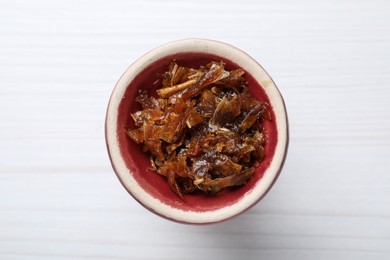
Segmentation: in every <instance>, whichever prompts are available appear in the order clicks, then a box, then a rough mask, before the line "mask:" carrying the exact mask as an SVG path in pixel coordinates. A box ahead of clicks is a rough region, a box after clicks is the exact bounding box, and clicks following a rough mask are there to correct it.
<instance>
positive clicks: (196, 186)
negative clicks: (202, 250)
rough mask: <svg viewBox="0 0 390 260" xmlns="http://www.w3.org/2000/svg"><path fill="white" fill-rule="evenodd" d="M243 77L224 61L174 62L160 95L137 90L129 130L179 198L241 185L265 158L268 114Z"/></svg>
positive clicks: (162, 79) (166, 73)
mask: <svg viewBox="0 0 390 260" xmlns="http://www.w3.org/2000/svg"><path fill="white" fill-rule="evenodd" d="M243 75H244V71H243V70H242V69H237V70H233V71H226V70H225V68H224V63H223V62H211V63H210V64H207V65H206V66H201V67H200V68H198V69H194V68H187V67H181V66H179V65H178V64H177V63H176V62H174V61H173V62H171V64H170V66H169V70H168V71H167V72H165V73H164V74H163V75H162V78H161V80H160V81H158V82H160V83H161V84H162V86H161V88H159V89H158V90H157V95H158V98H155V97H152V96H148V94H147V93H146V91H140V92H139V95H138V97H137V98H136V101H137V102H138V103H140V104H141V105H142V110H141V111H138V112H136V113H133V114H131V117H132V118H133V120H134V123H135V126H136V127H137V128H135V129H132V130H129V131H128V132H127V134H128V136H129V137H130V138H131V139H132V140H134V141H135V142H136V143H143V151H144V152H150V155H151V163H152V167H153V169H156V170H157V172H158V173H159V174H161V175H163V176H165V177H166V178H167V181H168V184H169V186H170V188H171V189H172V190H173V191H174V192H175V193H176V194H177V195H178V196H179V197H180V198H182V199H183V195H182V194H183V193H190V192H193V191H195V190H202V191H204V192H205V193H206V194H216V193H217V192H219V191H220V190H222V189H224V188H227V187H232V186H239V185H243V184H245V183H246V182H247V181H248V179H249V178H250V177H251V176H252V175H253V172H254V168H255V167H256V166H257V165H258V164H259V163H260V162H261V161H262V160H263V159H264V157H265V149H264V145H265V142H266V137H265V135H264V133H263V131H262V130H263V128H262V126H261V121H262V120H271V113H270V111H269V110H268V109H267V106H268V104H267V103H262V102H259V101H257V100H256V99H254V98H252V97H251V96H250V93H249V90H248V87H247V83H246V81H245V78H244V77H243Z"/></svg>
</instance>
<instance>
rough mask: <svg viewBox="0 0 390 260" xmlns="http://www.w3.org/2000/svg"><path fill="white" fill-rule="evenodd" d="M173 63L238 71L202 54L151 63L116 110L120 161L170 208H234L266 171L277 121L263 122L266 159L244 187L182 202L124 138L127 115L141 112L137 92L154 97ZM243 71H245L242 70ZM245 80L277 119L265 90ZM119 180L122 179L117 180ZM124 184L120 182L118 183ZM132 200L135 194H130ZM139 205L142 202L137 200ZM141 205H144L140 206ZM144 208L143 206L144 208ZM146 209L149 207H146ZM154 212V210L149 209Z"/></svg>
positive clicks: (128, 123) (188, 196)
mask: <svg viewBox="0 0 390 260" xmlns="http://www.w3.org/2000/svg"><path fill="white" fill-rule="evenodd" d="M172 60H176V62H177V63H178V64H179V65H182V66H188V67H194V68H197V67H199V66H200V65H206V64H208V63H209V62H210V61H223V62H224V63H225V64H226V69H227V70H233V69H237V68H240V66H239V65H237V64H235V63H234V62H233V61H231V60H229V59H226V58H223V57H220V56H217V55H214V54H210V53H202V52H180V53H176V54H173V55H168V56H165V57H162V58H161V59H158V60H157V61H154V62H152V63H151V64H149V65H148V66H147V67H145V68H144V69H143V70H142V71H140V73H138V74H137V75H136V76H135V77H134V79H133V80H132V81H131V82H130V83H129V84H128V85H127V88H126V90H125V92H124V95H123V97H122V99H121V101H120V103H119V106H118V114H117V126H116V135H117V141H118V144H119V150H120V154H121V157H122V159H123V161H124V162H125V165H126V167H127V168H128V170H129V172H128V173H126V174H131V175H132V177H133V178H134V180H135V181H136V183H137V184H138V185H139V186H141V187H142V189H143V190H144V191H145V192H146V193H148V194H150V195H151V196H152V197H154V198H155V199H157V200H158V201H160V202H161V203H163V204H167V205H169V206H171V207H173V208H176V209H179V210H183V211H193V212H206V211H213V210H218V209H221V208H223V207H226V206H229V205H233V204H234V203H236V202H237V201H239V200H241V199H242V198H243V197H244V196H245V194H246V193H248V192H249V191H251V190H252V189H254V188H255V187H256V184H257V183H259V182H260V181H261V179H262V177H263V174H264V172H265V170H266V169H267V168H268V166H269V165H270V163H271V161H272V159H273V157H274V153H275V147H276V144H277V142H278V128H277V125H276V120H272V121H265V122H263V127H264V129H265V133H266V135H267V138H268V139H267V143H266V146H265V150H266V157H265V160H264V161H263V162H261V163H260V165H259V166H258V167H257V168H256V170H255V173H254V175H253V177H252V178H251V179H250V180H249V181H248V183H247V184H245V185H243V186H240V187H234V188H227V189H224V190H222V191H221V192H219V193H218V194H217V195H215V196H207V195H205V194H204V193H202V192H200V191H199V192H195V193H191V194H184V200H181V199H180V198H178V196H177V195H176V194H174V193H173V192H172V191H171V189H170V188H169V186H168V183H167V181H166V179H165V178H164V177H162V176H160V175H158V174H157V173H156V172H154V171H153V170H152V169H151V164H150V159H149V155H148V154H146V153H144V152H143V151H142V144H136V143H135V142H133V141H132V140H130V139H129V137H128V136H127V135H126V133H125V130H127V129H129V128H130V129H134V127H135V126H134V123H133V120H132V119H131V117H130V113H134V112H136V111H138V110H140V109H141V106H140V105H139V104H138V103H137V102H135V101H134V100H135V98H136V96H137V95H138V90H140V89H145V90H147V91H148V94H149V95H155V90H156V88H157V87H158V86H157V85H155V84H154V82H155V81H156V80H157V78H158V76H159V75H161V74H162V73H163V72H165V71H167V70H168V66H169V63H170V62H171V61H172ZM244 70H245V68H244ZM245 78H246V80H247V82H248V86H249V89H250V92H251V94H252V96H253V97H255V98H256V99H258V100H260V101H265V102H268V103H269V104H270V107H269V109H270V112H271V114H272V117H273V118H274V119H275V118H276V113H275V111H274V108H273V104H272V102H270V100H269V98H268V96H267V95H266V93H265V91H264V89H263V87H262V86H260V84H259V83H258V82H257V81H256V80H255V78H254V77H253V76H252V75H251V74H249V73H248V72H247V71H246V73H245ZM119 179H121V177H119ZM121 181H122V183H123V180H121ZM123 184H124V186H125V187H126V188H127V189H128V191H129V192H130V193H132V190H131V187H129V186H128V185H126V183H123ZM133 196H134V194H133ZM136 199H137V200H138V201H140V202H141V203H142V198H137V197H136ZM142 204H143V203H142ZM144 206H145V205H144ZM147 207H148V206H147ZM151 210H153V211H155V209H151Z"/></svg>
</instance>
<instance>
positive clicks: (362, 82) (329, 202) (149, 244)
mask: <svg viewBox="0 0 390 260" xmlns="http://www.w3.org/2000/svg"><path fill="white" fill-rule="evenodd" d="M188 37H200V38H210V39H216V40H220V41H224V42H228V43H231V44H233V45H235V46H236V47H239V48H241V49H243V50H245V51H246V52H248V53H249V54H250V55H251V56H252V57H254V58H255V59H257V60H258V61H259V62H260V63H261V64H262V65H263V66H264V67H265V68H266V70H267V71H268V72H269V73H270V74H271V75H272V77H273V78H274V80H275V81H276V83H277V85H278V86H279V88H280V90H281V92H282V94H283V95H284V98H285V101H286V104H287V108H288V112H289V118H290V131H291V132H290V134H291V139H290V149H289V154H288V158H287V161H286V164H285V168H284V170H283V172H282V174H281V176H280V178H279V180H278V182H277V184H276V185H275V186H274V188H273V189H272V190H271V192H270V193H269V194H268V195H267V197H266V198H265V199H264V200H263V201H262V202H261V203H260V204H258V205H256V206H255V207H254V208H253V209H251V210H250V211H249V212H246V213H245V214H243V215H241V216H239V217H237V218H235V219H233V220H231V221H228V222H224V223H221V224H216V225H208V226H188V225H182V224H176V223H173V222H169V221H167V220H164V219H162V218H160V217H157V216H155V215H153V214H151V213H150V212H149V211H147V210H146V209H144V208H143V207H142V206H140V205H139V204H138V203H137V202H135V201H134V200H133V199H132V198H131V197H130V195H128V194H127V193H126V191H125V190H124V189H123V188H122V186H121V185H120V183H119V181H118V180H117V178H116V176H115V175H114V173H113V171H112V168H111V165H110V162H109V160H108V156H107V152H106V147H105V140H104V119H105V110H106V106H107V102H108V99H109V96H110V94H111V91H112V89H113V87H114V85H115V83H116V81H117V79H118V78H119V77H120V75H121V74H122V72H123V71H124V70H125V69H126V68H127V66H128V65H129V64H130V63H132V62H133V61H134V60H135V59H137V58H138V57H139V56H141V55H142V54H143V53H144V52H146V51H148V50H150V49H152V48H154V47H156V46H158V45H160V44H162V43H165V42H168V41H171V40H176V39H182V38H188ZM0 122H1V125H0V259H29V260H30V259H353V260H355V259H390V2H389V1H386V0H383V1H375V0H371V1H362V0H360V1H357V0H355V1H338V0H331V1H309V0H307V1H304V0H300V1H287V0H284V1H273V0H269V1H254V0H253V1H228V0H224V1H208V0H196V1H179V0H172V1H169V0H168V1H157V0H154V1H105V2H103V1H88V0H81V1H73V0H71V1H59V0H57V1H51V0H37V1H25V0H24V1H23V0H16V1H14V0H2V1H0Z"/></svg>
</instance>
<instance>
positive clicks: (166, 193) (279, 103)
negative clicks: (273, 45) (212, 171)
mask: <svg viewBox="0 0 390 260" xmlns="http://www.w3.org/2000/svg"><path fill="white" fill-rule="evenodd" d="M172 60H176V61H177V62H178V63H179V64H180V65H182V66H189V67H198V66H199V65H205V64H207V63H209V62H210V61H223V62H224V63H225V64H226V66H225V68H226V69H228V70H232V69H236V68H242V69H244V71H245V77H246V80H247V82H248V85H249V89H250V92H251V94H252V95H253V96H254V97H255V98H257V99H259V100H260V101H267V102H268V103H269V104H270V110H271V114H272V117H273V120H272V121H269V122H268V121H267V122H265V123H264V124H265V125H264V128H265V130H266V133H267V136H268V140H267V143H266V146H265V150H266V158H265V160H264V161H263V162H261V163H260V165H259V166H258V167H257V168H256V170H255V173H254V175H253V176H252V177H251V179H250V180H249V181H248V182H247V183H246V184H245V185H243V186H240V187H238V188H233V189H224V190H222V191H221V192H219V193H218V194H217V195H216V196H207V195H205V194H203V193H201V192H199V193H195V194H185V195H184V200H181V199H180V198H179V197H178V196H177V195H176V194H175V193H173V192H172V190H171V189H170V188H169V186H168V184H167V181H166V179H165V178H164V177H162V176H160V175H158V174H157V173H156V172H154V171H153V170H152V169H151V165H150V159H149V155H147V154H145V153H144V152H142V145H139V144H136V143H135V142H133V141H132V140H130V139H129V138H128V137H127V135H126V132H125V130H126V129H128V128H131V127H134V125H133V122H132V119H131V117H130V113H134V112H136V111H138V110H140V107H139V104H138V103H137V102H135V101H134V100H135V97H136V96H137V94H138V90H139V89H146V90H148V91H149V92H153V91H155V85H154V84H153V82H155V80H156V78H157V75H158V74H159V73H162V72H164V71H166V70H167V67H168V65H169V63H170V61H172ZM105 124H106V125H105V131H106V143H107V149H108V153H109V157H110V160H111V164H112V167H113V169H114V171H115V173H116V175H117V177H118V179H119V181H120V182H121V183H122V185H123V187H124V188H125V189H126V190H127V191H128V192H129V193H130V194H131V195H132V196H133V198H134V199H136V200H137V201H138V202H139V203H140V204H142V205H143V206H144V207H145V208H147V209H149V210H150V211H152V212H154V213H156V214H158V215H160V216H162V217H164V218H167V219H170V220H173V221H176V222H182V223H191V224H202V223H215V222H220V221H223V220H226V219H229V218H232V217H234V216H236V215H238V214H240V213H242V212H244V211H245V210H247V209H249V208H251V207H252V206H253V205H255V204H256V203H257V202H259V201H260V200H261V199H262V198H263V197H264V195H265V194H266V193H267V192H268V191H269V190H270V188H271V187H272V185H273V184H274V182H275V181H276V179H277V178H278V176H279V173H280V171H281V169H282V167H283V163H284V160H285V157H286V153H287V147H288V121H287V113H286V108H285V104H284V101H283V98H282V96H281V94H280V92H279V90H278V88H277V87H276V85H275V83H274V81H273V80H272V79H271V77H270V76H269V75H268V73H267V72H266V71H265V70H264V69H263V68H262V67H261V66H260V65H259V63H257V62H256V61H255V60H254V59H253V58H251V57H250V56H249V55H248V54H246V53H245V52H243V51H241V50H239V49H237V48H235V47H233V46H231V45H229V44H226V43H222V42H218V41H212V40H204V39H185V40H179V41H174V42H170V43H167V44H164V45H162V46H159V47H157V48H155V49H153V50H151V51H150V52H148V53H146V54H144V55H143V56H142V57H141V58H139V59H138V60H136V61H135V62H134V63H133V64H131V65H130V67H129V68H128V69H127V70H126V71H125V72H124V74H123V75H122V77H121V78H120V79H119V81H118V83H117V84H116V86H115V88H114V90H113V92H112V95H111V98H110V101H109V104H108V109H107V115H106V122H105Z"/></svg>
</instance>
